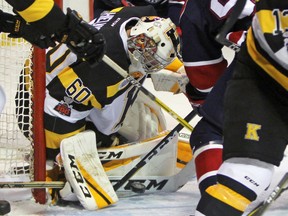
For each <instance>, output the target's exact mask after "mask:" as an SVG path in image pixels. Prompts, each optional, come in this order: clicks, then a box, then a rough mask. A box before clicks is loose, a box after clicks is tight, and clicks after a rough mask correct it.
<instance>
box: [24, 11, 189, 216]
mask: <svg viewBox="0 0 288 216" xmlns="http://www.w3.org/2000/svg"><path fill="white" fill-rule="evenodd" d="M91 25H93V26H94V27H97V28H100V32H101V33H103V34H105V38H106V42H107V47H108V48H107V52H106V55H107V56H109V57H110V58H111V59H112V60H113V61H115V63H116V64H118V65H119V66H120V67H121V68H123V69H124V70H125V71H127V76H128V75H129V76H130V77H133V78H134V79H136V80H137V83H138V84H137V85H141V84H143V82H144V81H145V79H146V78H147V75H148V74H152V73H157V72H159V71H160V70H162V69H163V68H166V67H167V66H169V65H171V64H172V63H174V65H175V68H176V70H175V71H177V68H179V67H181V66H182V65H183V64H182V65H181V62H180V60H179V59H178V58H177V57H178V56H179V48H180V41H179V36H178V34H177V31H176V26H175V24H173V23H172V22H171V20H170V19H163V18H160V17H157V16H156V13H155V11H154V9H153V7H151V6H145V7H141V10H140V9H139V8H137V7H124V8H121V9H118V10H117V11H113V12H107V13H103V14H102V15H101V17H100V18H99V19H95V20H94V21H92V22H91ZM46 63H47V64H46V96H45V104H44V119H45V123H44V127H45V138H46V156H47V159H48V160H49V161H48V162H51V163H50V165H51V169H48V170H47V180H52V181H53V180H54V181H55V180H56V181H57V180H63V181H65V182H66V184H65V187H64V188H63V189H62V190H60V191H59V193H54V194H52V195H53V197H54V198H55V199H53V200H57V197H58V198H59V199H63V200H71V201H75V200H77V201H80V203H81V204H82V206H83V207H84V208H85V209H88V210H95V209H99V208H104V207H106V206H110V205H112V204H114V203H116V202H117V201H118V192H121V191H123V192H125V191H129V190H130V188H131V185H132V182H133V181H134V182H138V183H141V184H142V185H144V186H145V187H146V191H147V192H155V191H169V192H172V191H177V190H178V189H179V188H180V187H181V186H183V185H184V184H185V183H186V182H187V181H188V180H189V179H190V177H191V175H193V173H194V172H193V162H191V157H192V154H191V149H190V145H189V144H188V140H185V142H184V141H183V142H179V137H178V134H173V136H171V137H169V138H167V143H166V145H164V146H163V148H162V149H161V151H158V152H156V153H155V154H153V157H151V158H149V159H150V160H149V162H148V163H147V164H146V165H145V166H144V167H142V168H141V169H139V170H137V172H136V173H135V175H133V176H132V177H131V178H129V180H128V181H127V182H126V181H125V184H123V185H122V186H121V187H120V188H116V189H117V190H116V189H115V188H114V185H115V184H117V182H119V181H121V179H122V177H123V176H125V174H126V173H127V172H129V170H131V169H132V168H134V167H135V165H136V164H137V163H138V162H139V161H140V160H141V158H142V157H143V156H144V155H146V154H147V153H148V152H149V151H151V150H152V149H153V147H155V146H156V145H157V144H158V143H159V142H160V141H161V140H162V139H163V138H164V137H165V136H166V134H168V131H167V130H166V122H165V118H164V115H163V113H162V111H161V109H160V107H158V105H156V104H154V102H153V101H151V99H149V98H147V97H146V96H145V95H144V94H142V93H141V91H140V92H139V89H137V88H136V86H135V85H133V83H132V82H130V81H129V80H128V79H124V78H123V77H122V76H120V75H119V73H117V72H116V70H114V69H113V68H112V67H110V66H109V65H107V64H106V63H104V62H99V63H98V64H97V65H96V66H94V67H91V65H89V64H88V63H87V62H85V61H83V60H82V59H77V56H75V55H74V54H73V53H72V52H70V51H69V49H68V48H67V47H66V45H65V44H59V45H58V46H56V47H54V48H52V49H49V50H47V52H46ZM23 73H25V71H23ZM128 73H129V74H128ZM161 79H162V78H161ZM161 82H162V81H161ZM173 89H174V88H173ZM59 150H60V154H59ZM55 158H56V160H55ZM178 159H179V160H178ZM177 161H181V163H180V162H177ZM189 161H190V163H188V162H189ZM185 162H186V163H188V164H187V165H183V163H185ZM55 163H56V166H55ZM48 165H49V163H48ZM59 170H60V171H61V170H64V173H61V172H59Z"/></svg>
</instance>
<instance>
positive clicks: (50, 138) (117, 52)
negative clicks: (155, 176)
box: [45, 6, 179, 157]
mask: <svg viewBox="0 0 288 216" xmlns="http://www.w3.org/2000/svg"><path fill="white" fill-rule="evenodd" d="M140 9H142V10H143V11H142V12H141V11H140ZM117 11H118V10H117ZM146 14H147V15H156V13H155V11H154V9H153V7H151V6H149V7H140V8H138V7H137V8H135V9H134V8H130V7H129V8H128V7H127V8H126V7H124V8H123V9H120V11H119V13H115V12H113V11H112V12H111V13H105V14H103V15H102V16H100V17H99V18H96V19H95V20H94V21H93V22H91V24H92V25H94V26H95V27H97V28H99V29H100V32H101V33H102V34H103V35H104V36H105V37H107V39H108V38H109V39H110V41H108V40H107V47H108V49H107V55H108V56H109V57H110V58H111V59H112V60H114V61H115V62H116V63H117V64H118V65H119V66H121V67H122V68H123V69H125V70H128V69H129V71H130V74H131V75H133V76H134V77H136V78H137V77H139V78H140V77H142V78H144V77H145V76H143V75H142V74H144V75H146V73H148V72H149V73H150V72H155V71H158V70H161V69H162V68H163V67H164V66H167V65H168V64H169V63H170V62H171V61H172V60H173V59H175V58H177V51H174V46H173V45H175V48H176V49H177V46H178V45H179V44H177V43H179V38H178V35H177V32H173V31H174V29H173V25H174V24H173V23H172V22H171V21H170V22H169V21H168V20H169V19H167V20H166V21H165V25H163V27H162V28H164V27H167V29H168V33H169V34H168V33H167V35H166V36H164V35H163V34H165V32H164V30H163V32H161V31H160V30H158V29H155V31H154V32H153V34H155V35H160V36H162V35H163V37H160V38H159V40H160V39H161V40H162V41H161V42H163V40H164V37H167V38H168V39H166V40H165V43H164V42H163V43H162V45H163V47H161V48H160V47H157V50H156V48H154V47H155V46H157V45H158V44H155V43H153V40H150V39H149V38H146V37H143V38H140V37H139V38H137V37H136V36H135V38H134V37H131V36H130V38H129V39H128V38H127V37H126V31H125V30H124V27H125V28H131V27H133V26H134V25H135V24H136V22H137V19H136V18H137V17H141V16H144V15H146ZM118 16H119V17H120V18H122V17H123V18H122V19H121V20H123V22H124V21H126V22H127V23H125V22H124V24H122V22H118V25H117V27H114V28H113V26H114V25H113V26H112V27H111V26H110V23H113V22H114V20H115V19H116V20H117V19H118ZM133 16H135V17H136V18H135V19H132V18H131V17H133ZM120 18H119V19H120ZM129 19H132V20H131V21H130V22H128V21H129ZM105 20H108V21H109V22H104V21H105ZM159 22H161V21H159ZM152 23H153V22H151V24H150V25H151V26H153V25H152ZM144 25H148V24H147V23H146V22H143V27H142V25H139V28H135V29H133V28H132V30H133V31H132V32H136V33H139V34H142V33H145V34H148V32H146V31H148V30H146V27H145V26H144ZM168 26H171V27H170V28H171V29H169V28H168ZM174 26H175V25H174ZM120 27H121V28H120ZM148 27H149V26H148ZM148 27H147V28H148ZM119 28H120V29H119ZM161 30H162V29H161ZM112 31H115V33H114V35H112V34H111V32H112ZM140 31H142V32H140ZM158 31H159V32H158ZM128 32H129V31H128ZM170 32H171V33H170ZM136 33H134V34H136ZM105 34H106V35H105ZM115 34H117V37H116V36H115ZM151 34H152V33H151ZM142 35H144V34H142ZM133 36H134V35H133ZM116 38H117V39H118V40H116ZM169 38H171V39H169ZM127 39H128V44H127V42H126V40H127ZM132 40H133V41H132ZM157 40H158V39H157ZM141 41H144V42H145V43H144V45H145V46H149V45H150V46H151V47H149V52H147V55H148V54H149V55H153V56H152V57H151V61H150V62H146V61H148V58H150V56H149V55H148V57H147V58H144V56H143V59H142V58H141V61H140V60H138V58H140V57H138V56H137V57H136V55H137V53H136V52H137V49H136V48H137V47H135V48H133V47H132V46H134V44H133V43H136V42H141ZM108 42H109V43H108ZM159 42H160V41H159ZM172 42H173V43H174V44H173V43H172ZM122 44H123V45H122ZM136 45H137V46H140V44H136ZM136 45H135V46H136ZM164 45H165V46H164ZM127 46H128V48H129V52H128V51H127V50H126V49H127ZM141 46H142V45H141ZM153 46H154V47H153ZM133 49H134V50H133ZM147 50H148V48H147ZM150 50H151V52H152V50H153V53H151V52H150ZM139 52H140V51H139ZM141 52H142V51H141ZM126 53H127V54H129V56H130V58H128V57H126V56H127V54H126ZM145 54H146V53H145ZM154 55H156V56H157V59H155V60H154V58H156V57H154ZM158 56H159V57H158ZM129 59H130V60H129ZM56 60H57V61H56ZM64 60H65V61H64ZM130 62H131V63H130ZM47 63H48V65H47V74H48V75H47V76H46V77H47V82H46V84H47V95H46V103H45V117H46V120H45V127H46V132H47V134H46V139H47V142H46V143H47V148H48V156H49V155H50V154H49V152H50V151H52V152H53V149H56V150H57V149H58V148H59V144H60V140H61V139H63V138H65V136H71V135H72V134H75V133H77V132H79V131H82V130H83V129H84V127H85V124H86V121H85V118H86V117H88V116H89V114H90V112H91V110H93V109H97V110H105V109H108V108H107V107H109V106H110V105H111V104H112V102H114V101H115V103H116V101H117V100H116V98H121V97H122V100H124V99H125V98H126V99H125V100H127V101H126V105H127V108H128V107H129V106H130V105H131V104H132V103H133V100H134V99H135V93H133V92H134V90H135V88H134V87H133V86H132V85H131V84H129V83H128V82H127V81H126V80H123V77H121V76H120V75H119V74H117V72H115V71H114V70H113V69H112V68H110V67H109V66H108V65H106V64H105V63H100V64H99V66H97V67H96V68H95V69H94V68H93V69H90V68H88V67H87V66H88V65H87V64H86V63H85V62H83V61H80V62H77V61H76V57H75V55H73V54H72V53H71V52H69V50H67V49H66V46H65V45H60V46H57V47H55V48H54V49H51V50H48V52H47ZM69 65H70V66H69ZM143 67H144V69H143ZM100 68H101V69H100ZM64 71H65V73H64ZM139 71H140V73H139ZM68 75H69V76H68ZM72 75H73V76H72ZM66 76H67V77H66ZM102 77H103V78H102ZM108 77H109V79H108ZM139 80H142V79H139ZM128 89H129V91H128ZM127 91H128V92H130V93H129V94H128V93H127ZM120 95H121V97H120ZM118 100H120V99H118ZM122 100H121V101H122ZM127 108H124V107H123V110H122V109H120V107H118V110H119V111H118V113H117V116H118V115H120V114H122V115H123V117H124V116H125V114H126V112H127ZM110 114H111V113H110ZM108 117H109V118H111V117H112V116H111V115H110V116H108ZM123 117H122V118H121V116H118V118H116V116H114V118H112V120H113V123H112V122H110V121H108V120H107V121H106V122H103V123H100V121H99V120H98V122H95V124H99V126H101V127H103V128H105V127H104V124H107V125H109V127H108V128H110V130H111V131H112V132H111V131H109V130H108V129H107V128H106V129H107V131H105V134H111V133H113V131H117V130H118V129H119V128H120V127H121V122H122V121H123ZM96 121H97V120H96ZM56 122H57V124H55V123H56ZM103 131H104V129H103ZM108 131H109V132H108ZM59 134H62V135H61V136H59ZM65 134H66V135H65ZM59 138H60V139H59ZM57 151H58V150H57ZM54 156H55V155H54ZM54 156H53V157H54Z"/></svg>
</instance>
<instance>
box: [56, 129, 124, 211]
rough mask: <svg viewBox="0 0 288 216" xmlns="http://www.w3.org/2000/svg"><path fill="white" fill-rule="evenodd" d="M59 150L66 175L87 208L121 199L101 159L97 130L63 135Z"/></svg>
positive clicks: (105, 204)
mask: <svg viewBox="0 0 288 216" xmlns="http://www.w3.org/2000/svg"><path fill="white" fill-rule="evenodd" d="M60 150H61V157H62V160H63V166H64V170H65V176H66V179H67V181H68V182H69V183H70V185H71V187H72V188H73V191H74V193H75V194H76V196H77V198H78V200H79V201H80V203H81V204H82V205H83V207H84V208H85V209H87V210H96V209H100V208H104V207H107V206H109V205H112V204H114V203H115V202H117V201H118V197H117V195H116V193H115V191H114V188H113V186H112V185H111V183H110V181H109V179H108V176H107V175H106V173H105V171H104V169H103V167H102V164H101V162H100V159H99V156H98V152H97V149H96V136H95V133H94V132H92V131H85V132H81V133H79V134H77V135H74V136H71V137H69V138H65V139H63V140H62V142H61V146H60Z"/></svg>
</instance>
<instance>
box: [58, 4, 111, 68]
mask: <svg viewBox="0 0 288 216" xmlns="http://www.w3.org/2000/svg"><path fill="white" fill-rule="evenodd" d="M66 16H67V24H66V27H65V28H64V30H61V31H59V32H57V33H56V34H55V39H56V40H57V41H58V42H60V43H65V44H66V45H67V46H68V47H69V49H70V50H71V51H72V52H74V53H75V54H76V55H77V56H78V57H79V58H82V59H85V60H86V61H88V62H89V63H90V64H91V65H92V66H94V65H96V64H97V63H98V62H100V61H101V60H102V58H103V56H104V54H105V51H106V41H105V39H104V36H103V35H102V34H101V33H100V32H99V31H98V30H97V29H96V28H95V27H94V26H92V25H90V24H88V23H87V22H86V21H84V20H83V18H82V17H81V16H80V15H79V14H78V13H77V12H76V11H75V10H71V9H70V8H67V15H66Z"/></svg>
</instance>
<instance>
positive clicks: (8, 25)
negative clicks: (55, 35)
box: [0, 10, 56, 49]
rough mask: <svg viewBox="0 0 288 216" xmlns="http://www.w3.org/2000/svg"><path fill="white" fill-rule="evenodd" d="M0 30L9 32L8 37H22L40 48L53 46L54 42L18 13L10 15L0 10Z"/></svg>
mask: <svg viewBox="0 0 288 216" xmlns="http://www.w3.org/2000/svg"><path fill="white" fill-rule="evenodd" d="M0 32H5V33H10V34H9V35H8V37H10V38H20V37H22V38H24V39H25V40H27V41H28V42H30V43H31V44H33V45H36V46H38V47H40V48H42V49H44V48H48V47H53V46H55V45H56V44H55V42H54V41H53V40H52V39H51V38H50V37H47V36H44V35H43V34H41V33H40V32H39V31H38V30H37V29H36V28H35V27H33V26H31V25H29V24H28V23H27V22H26V21H25V20H24V19H23V18H21V17H20V16H18V15H12V14H9V13H5V12H3V11H1V10H0Z"/></svg>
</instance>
